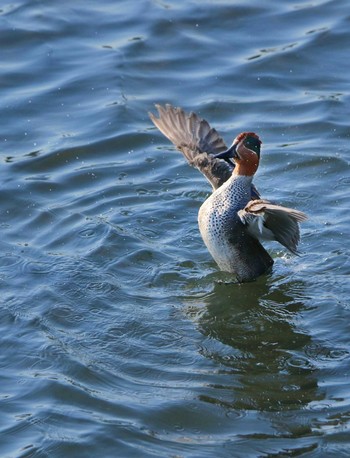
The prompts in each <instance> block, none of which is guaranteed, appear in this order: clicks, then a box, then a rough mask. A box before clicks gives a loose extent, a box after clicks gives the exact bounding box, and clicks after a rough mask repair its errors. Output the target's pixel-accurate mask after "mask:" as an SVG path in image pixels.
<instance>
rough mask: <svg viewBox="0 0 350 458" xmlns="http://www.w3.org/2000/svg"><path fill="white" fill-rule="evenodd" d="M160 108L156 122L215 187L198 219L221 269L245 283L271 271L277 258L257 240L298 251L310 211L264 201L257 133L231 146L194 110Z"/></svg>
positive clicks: (240, 139) (201, 209) (203, 234)
mask: <svg viewBox="0 0 350 458" xmlns="http://www.w3.org/2000/svg"><path fill="white" fill-rule="evenodd" d="M156 107H157V109H158V112H159V118H156V117H155V116H154V115H153V114H152V113H150V117H151V119H152V121H153V122H154V124H155V125H156V126H157V127H158V129H159V130H160V131H161V132H162V133H163V134H164V135H165V136H166V137H167V138H169V140H171V141H172V142H173V143H174V144H175V146H176V147H177V148H178V149H179V150H180V151H182V153H183V154H184V156H185V157H186V159H187V160H188V162H189V164H190V165H192V166H194V167H196V168H198V169H199V170H200V171H201V172H202V173H203V174H204V175H205V177H206V178H207V179H208V180H209V182H210V183H211V184H212V186H213V194H212V195H211V196H210V197H209V198H208V199H207V200H206V201H205V202H204V203H203V205H202V206H201V208H200V210H199V215H198V222H199V229H200V232H201V235H202V237H203V240H204V243H205V244H206V246H207V248H208V250H209V252H210V254H211V255H212V256H213V258H214V259H215V261H216V262H217V264H218V265H219V267H220V269H221V270H224V271H227V272H232V273H234V274H235V275H236V276H237V279H238V280H239V281H241V282H243V281H250V280H253V279H255V278H256V277H258V276H259V275H261V274H263V273H265V272H266V271H268V269H269V268H270V267H271V266H272V264H273V260H272V258H271V256H270V255H269V254H268V253H267V251H266V250H265V249H264V247H263V246H262V245H261V244H260V242H259V240H277V241H278V242H280V243H281V244H282V245H283V246H285V247H286V248H288V249H289V250H290V251H291V252H293V253H296V249H297V244H298V242H299V239H300V234H299V225H298V222H299V221H304V220H305V219H306V215H305V214H304V213H302V212H300V211H298V210H293V209H290V208H286V207H282V206H280V205H274V204H272V203H271V202H268V201H267V200H261V199H260V196H259V193H258V192H257V190H256V189H255V187H254V185H253V184H252V180H253V176H254V174H255V172H256V171H257V169H258V166H259V159H260V145H261V141H260V139H259V137H258V136H257V135H256V134H255V133H252V132H244V133H242V134H240V135H238V136H237V137H236V138H235V139H234V141H233V143H232V145H231V147H230V148H228V149H227V148H226V146H225V143H224V141H223V140H222V138H221V137H220V136H219V135H218V133H217V132H216V130H215V129H212V128H211V127H210V126H209V124H208V123H207V121H205V120H204V119H201V118H199V117H198V116H197V115H196V114H194V113H191V114H190V115H187V114H186V113H185V112H184V111H183V110H181V109H180V108H174V107H172V106H171V105H166V107H165V108H164V107H162V106H160V105H156ZM232 160H233V161H234V162H232Z"/></svg>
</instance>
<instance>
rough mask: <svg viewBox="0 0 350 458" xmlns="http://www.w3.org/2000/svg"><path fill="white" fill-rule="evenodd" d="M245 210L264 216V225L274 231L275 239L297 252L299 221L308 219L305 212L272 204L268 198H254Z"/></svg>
mask: <svg viewBox="0 0 350 458" xmlns="http://www.w3.org/2000/svg"><path fill="white" fill-rule="evenodd" d="M244 211H245V212H246V213H248V214H250V215H255V216H256V217H263V221H264V222H263V225H264V226H265V227H266V228H267V229H269V230H270V231H271V232H272V233H273V235H274V238H275V240H277V242H279V243H281V245H283V246H285V247H286V248H287V249H288V250H290V251H291V252H292V253H295V254H296V253H297V246H298V243H299V241H300V229H299V224H298V223H299V222H302V221H305V220H306V219H307V216H306V214H305V213H303V212H301V211H299V210H295V209H293V208H288V207H283V206H281V205H275V204H272V203H271V202H269V201H268V200H252V201H250V202H249V203H248V205H247V206H246V207H245V209H244ZM247 220H248V219H247ZM251 222H252V221H251Z"/></svg>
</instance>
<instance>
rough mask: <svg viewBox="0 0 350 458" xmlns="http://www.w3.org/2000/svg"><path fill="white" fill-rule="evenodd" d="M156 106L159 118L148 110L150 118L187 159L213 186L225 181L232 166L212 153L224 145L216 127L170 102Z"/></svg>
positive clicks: (223, 147) (222, 148)
mask: <svg viewBox="0 0 350 458" xmlns="http://www.w3.org/2000/svg"><path fill="white" fill-rule="evenodd" d="M156 108H157V110H158V114H159V118H157V117H156V116H155V115H154V114H153V113H149V116H150V118H151V120H152V121H153V123H154V124H155V126H156V127H158V129H159V130H160V131H161V132H162V133H163V134H164V135H165V136H166V137H167V138H168V139H169V140H170V141H171V142H172V143H173V144H174V145H175V146H176V147H177V148H178V149H179V150H180V151H181V152H182V154H183V155H184V156H185V158H186V159H187V161H188V163H189V164H190V165H191V166H193V167H196V168H197V169H198V170H199V171H200V172H202V173H203V175H204V176H205V177H206V178H207V180H208V181H209V182H210V183H211V185H212V187H213V189H217V188H219V187H220V186H221V185H222V184H223V183H225V181H227V180H228V179H229V178H230V176H231V175H232V170H233V167H234V166H233V165H230V164H229V163H228V162H226V161H224V160H222V159H216V158H215V157H214V156H212V155H213V154H218V153H220V152H222V151H224V150H225V149H227V148H226V145H225V143H224V141H223V139H222V138H221V137H220V135H219V134H218V133H217V131H216V130H215V129H213V128H212V127H210V125H209V123H208V122H207V121H206V120H205V119H201V118H200V117H199V116H197V115H196V114H195V113H190V114H186V113H185V112H184V111H183V110H182V109H181V108H175V107H173V106H172V105H165V107H162V106H161V105H156Z"/></svg>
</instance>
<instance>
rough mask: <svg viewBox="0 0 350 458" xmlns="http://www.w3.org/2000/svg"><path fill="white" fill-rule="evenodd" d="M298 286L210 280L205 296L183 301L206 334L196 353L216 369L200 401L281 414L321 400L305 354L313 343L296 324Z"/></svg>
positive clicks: (262, 280)
mask: <svg viewBox="0 0 350 458" xmlns="http://www.w3.org/2000/svg"><path fill="white" fill-rule="evenodd" d="M304 287H305V286H304V284H303V282H302V281H300V282H299V281H298V282H296V281H295V280H290V281H284V282H283V283H281V284H279V286H278V287H277V288H271V285H270V283H269V280H268V279H266V278H260V279H258V280H257V282H256V284H255V285H254V288H251V286H250V285H249V284H242V285H241V287H240V288H238V289H237V288H236V287H235V285H233V284H225V285H222V284H219V283H218V284H216V283H214V285H213V290H212V291H211V292H210V294H207V295H206V296H205V297H204V298H203V299H202V300H199V301H198V299H197V306H196V305H195V304H194V303H193V300H192V298H191V299H190V300H189V308H188V311H189V313H188V316H189V317H190V318H191V319H192V320H195V321H196V325H197V329H198V330H199V331H200V332H201V333H202V334H203V335H204V336H205V337H206V339H205V340H204V341H203V342H201V344H200V345H199V349H200V350H199V351H200V353H201V355H202V356H204V357H205V358H207V359H208V360H209V361H210V362H215V364H216V367H220V370H218V372H217V375H216V376H215V379H214V380H212V381H211V383H212V385H211V386H212V387H213V390H212V391H211V392H210V397H209V396H207V397H201V399H202V400H204V401H207V402H211V403H215V404H218V405H222V406H225V407H226V408H229V409H231V408H233V409H235V410H238V411H239V410H241V409H243V410H258V411H265V412H266V411H278V412H280V414H281V416H283V411H285V412H288V411H291V410H294V409H300V408H302V406H305V405H307V404H308V403H310V402H314V401H319V400H321V399H323V398H324V396H325V393H324V391H323V390H322V389H319V387H318V379H317V372H315V366H314V361H315V359H314V358H313V357H310V356H308V354H309V351H310V348H312V347H313V346H315V345H317V343H316V342H313V340H312V338H311V337H310V335H309V334H308V333H307V331H306V330H305V329H304V328H303V327H302V326H301V327H300V326H299V320H300V313H303V311H304V309H305V304H304V303H303V302H302V301H300V292H301V291H303V289H304ZM196 312H197V313H196ZM297 417H298V416H296V417H295V421H296V422H298V421H300V416H299V417H298V418H297ZM281 418H282V417H279V421H281ZM275 420H276V419H275V418H272V421H275ZM289 420H290V427H292V425H293V423H294V422H293V420H292V418H289ZM277 422H278V421H277Z"/></svg>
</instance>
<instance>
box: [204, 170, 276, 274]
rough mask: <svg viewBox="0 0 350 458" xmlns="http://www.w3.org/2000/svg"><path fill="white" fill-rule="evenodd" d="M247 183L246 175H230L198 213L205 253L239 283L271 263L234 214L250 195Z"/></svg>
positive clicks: (246, 202)
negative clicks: (206, 251) (206, 250)
mask: <svg viewBox="0 0 350 458" xmlns="http://www.w3.org/2000/svg"><path fill="white" fill-rule="evenodd" d="M251 184H252V180H251V178H250V177H245V176H235V175H232V177H231V178H230V179H229V180H228V181H226V182H225V183H224V184H223V185H222V186H221V187H220V188H219V189H217V190H216V191H214V193H213V194H211V195H210V196H209V197H208V199H207V200H206V201H205V202H204V203H203V204H202V206H201V207H200V209H199V212H198V226H199V230H200V233H201V236H202V238H203V241H204V243H205V245H206V247H207V249H208V251H209V253H210V254H211V256H212V257H213V258H214V260H215V261H216V263H217V264H218V266H219V268H220V269H221V270H223V271H225V272H231V273H233V274H235V276H236V277H237V279H238V280H239V281H240V282H243V281H250V280H252V279H255V278H256V277H258V276H259V275H261V274H262V273H264V272H266V271H267V270H268V269H269V268H270V267H271V266H272V264H273V260H272V258H271V257H270V255H269V254H268V253H267V251H266V250H265V249H264V248H263V246H262V245H261V244H260V243H259V242H258V240H257V239H255V238H253V237H251V236H250V235H249V234H248V233H247V230H246V227H245V226H244V224H243V223H242V220H241V218H240V217H239V215H238V212H239V211H240V210H242V209H243V208H244V207H245V206H246V205H247V204H248V202H249V201H250V200H251V198H252V187H251Z"/></svg>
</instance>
